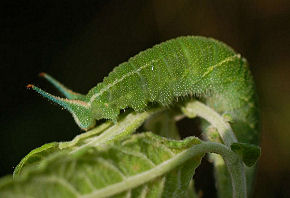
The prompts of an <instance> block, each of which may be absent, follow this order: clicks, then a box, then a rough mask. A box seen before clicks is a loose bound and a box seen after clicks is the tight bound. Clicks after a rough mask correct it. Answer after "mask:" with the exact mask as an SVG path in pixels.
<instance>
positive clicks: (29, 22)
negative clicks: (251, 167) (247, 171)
mask: <svg viewBox="0 0 290 198" xmlns="http://www.w3.org/2000/svg"><path fill="white" fill-rule="evenodd" d="M0 16H1V18H0V28H1V31H0V34H1V37H0V40H1V42H0V46H1V47H0V51H1V53H0V57H1V62H0V75H1V76H0V88H1V92H0V94H1V98H0V100H1V102H0V119H1V120H0V176H3V175H7V174H11V173H12V171H13V168H14V167H15V166H16V165H17V163H18V162H19V161H20V160H21V158H22V157H23V156H24V155H26V154H27V153H28V152H29V151H30V150H32V149H34V148H36V147H39V146H41V145H42V144H44V143H48V142H52V141H64V140H71V139H72V138H73V137H74V136H75V135H77V134H79V133H81V132H82V131H81V130H80V129H79V128H78V127H77V125H76V124H75V123H74V121H73V119H72V117H71V115H70V114H69V113H68V112H66V111H62V110H61V109H60V108H59V107H58V106H56V105H52V104H51V103H50V102H48V101H47V100H46V99H43V98H42V97H40V96H38V95H37V94H35V93H34V92H32V91H29V90H27V89H26V88H25V86H26V85H27V84H28V83H33V84H36V85H38V86H40V87H42V88H44V89H45V90H48V91H49V92H51V93H53V94H58V93H57V92H56V91H55V89H54V88H53V87H52V86H51V85H49V84H48V83H47V82H45V81H44V80H43V79H40V78H39V77H38V73H39V72H43V71H44V72H47V73H49V74H51V75H52V76H54V77H55V78H56V79H58V80H60V81H61V82H63V83H64V84H65V85H67V86H68V87H70V88H72V89H73V90H75V91H78V92H81V93H86V92H87V91H88V90H89V89H90V88H91V87H93V86H95V85H96V83H98V82H100V81H102V79H103V77H104V76H106V75H107V74H108V73H109V72H110V71H111V70H112V69H113V68H114V67H115V66H116V65H118V64H119V63H121V62H123V61H126V60H127V59H128V58H130V57H131V56H133V55H135V54H136V53H138V52H139V51H141V50H145V49H147V48H149V47H151V46H153V45H154V44H157V43H160V42H162V41H165V40H168V39H170V38H175V37H178V36H181V35H203V36H208V37H213V38H216V39H218V40H221V41H224V42H225V43H227V44H228V45H230V46H232V47H233V48H234V49H235V50H236V51H238V52H240V53H241V54H242V56H244V57H246V58H247V59H248V61H249V63H250V66H251V71H252V73H253V76H254V78H255V81H256V85H257V90H258V94H259V96H260V104H261V117H262V127H261V130H262V135H261V147H262V156H261V158H260V161H259V170H258V173H257V181H256V186H255V193H254V197H257V198H258V197H277V198H280V197H281V198H282V197H283V198H286V197H290V188H289V186H290V152H289V150H290V146H289V145H290V126H289V123H290V102H289V101H290V36H289V35H290V22H289V21H290V2H289V1H288V0H284V1H283V0H275V1H272V0H252V1H250V0H244V1H237V0H236V1H230V0H219V1H217V0H180V1H168V0H167V1H166V0H147V1H136V0H123V1H120V0H119V1H118V0H95V1H92V0H91V1H90V0H83V1H69V0H66V1H64V0H59V1H30V0H27V1H20V0H18V1H17V0H16V1H8V0H7V1H1V3H0ZM187 123H189V124H190V122H187ZM189 127H190V126H189ZM203 164H205V165H204V166H205V168H204V167H201V168H199V169H198V170H197V172H198V174H197V176H199V177H198V179H197V180H198V181H199V182H198V184H197V185H198V189H199V190H201V191H202V192H203V195H204V197H215V189H214V182H213V179H212V177H211V176H205V174H204V173H200V172H205V173H207V172H209V173H211V167H210V165H208V164H206V162H205V163H203ZM207 170H208V171H207ZM207 175H208V174H207Z"/></svg>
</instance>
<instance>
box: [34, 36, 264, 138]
mask: <svg viewBox="0 0 290 198" xmlns="http://www.w3.org/2000/svg"><path fill="white" fill-rule="evenodd" d="M47 79H48V80H49V78H47ZM51 79H52V78H50V80H49V81H50V82H52V83H53V84H54V85H55V86H56V87H57V88H58V89H59V90H60V91H61V92H63V93H64V95H65V96H66V97H67V98H68V99H62V98H59V97H52V96H51V95H50V94H47V93H46V92H43V91H42V90H41V91H40V89H39V88H36V87H34V90H36V91H37V92H39V93H40V94H41V95H43V96H45V97H47V98H48V99H50V100H53V101H54V102H56V103H58V104H60V105H61V106H63V107H64V108H66V109H67V110H69V111H70V112H71V113H72V114H73V116H74V118H75V120H76V122H77V124H78V125H79V126H80V127H81V128H83V129H89V128H91V127H93V126H94V123H95V120H99V119H103V118H105V119H111V120H116V119H117V117H118V115H119V113H120V110H121V109H125V108H127V107H129V108H133V109H134V110H135V111H143V110H145V108H146V106H147V105H148V103H149V102H156V103H159V104H160V105H163V106H168V105H170V104H171V103H172V102H173V100H174V99H175V98H177V97H182V96H187V95H195V96H198V97H201V98H203V99H204V100H205V102H206V103H207V105H209V106H210V107H212V108H213V109H215V110H216V111H217V112H219V113H221V114H223V113H227V114H228V115H230V116H231V118H232V127H233V130H234V131H235V133H236V136H237V138H238V140H239V141H240V142H247V143H254V144H256V143H257V141H258V140H257V137H258V135H257V108H256V106H257V100H256V95H255V90H254V83H253V79H252V76H251V74H250V72H249V69H248V65H247V62H246V60H245V59H243V58H242V57H241V56H240V55H239V54H237V53H235V52H234V51H233V50H232V49H231V48H230V47H228V46H227V45H225V44H223V43H221V42H219V41H216V40H214V39H209V38H205V37H197V36H187V37H178V38H176V39H172V40H169V41H166V42H163V43H161V44H158V45H155V46H154V47H152V48H150V49H147V50H145V51H143V52H140V53H139V54H137V55H136V56H134V57H132V58H130V59H129V60H128V62H125V63H122V64H120V65H119V66H118V67H116V68H115V69H114V70H113V71H112V72H111V73H110V74H109V76H108V77H105V78H104V80H103V82H101V83H99V84H97V86H96V87H94V88H92V89H91V90H90V91H89V92H88V94H87V95H85V96H84V95H78V94H73V95H71V94H69V93H70V92H69V91H68V92H67V90H66V89H64V88H63V87H64V86H58V85H59V84H58V83H56V82H57V81H53V80H51ZM66 93H68V94H66ZM73 93H74V92H73Z"/></svg>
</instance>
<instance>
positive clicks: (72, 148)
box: [14, 108, 161, 175]
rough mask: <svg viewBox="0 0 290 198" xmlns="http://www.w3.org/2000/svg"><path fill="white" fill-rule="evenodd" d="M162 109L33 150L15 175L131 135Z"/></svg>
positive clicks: (136, 114)
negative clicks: (57, 156)
mask: <svg viewBox="0 0 290 198" xmlns="http://www.w3.org/2000/svg"><path fill="white" fill-rule="evenodd" d="M160 110H161V109H156V108H155V109H151V110H148V111H147V112H142V113H136V112H133V113H129V114H127V115H126V116H124V117H123V118H121V119H120V120H119V121H118V122H117V123H116V124H113V123H112V122H110V121H108V122H105V123H103V124H101V125H99V126H98V127H96V128H94V129H92V130H90V131H88V132H86V133H83V134H80V135H78V136H76V137H75V138H74V139H73V140H72V141H69V142H60V143H55V142H53V143H48V144H45V145H43V146H41V147H39V148H36V149H34V150H32V151H31V152H30V153H29V154H28V155H26V156H25V157H24V158H23V159H22V160H21V161H20V163H19V164H18V165H17V167H16V169H15V170H14V175H19V174H21V172H22V169H23V168H24V167H25V166H27V165H30V164H35V163H39V162H40V160H42V159H44V158H45V157H47V156H48V155H51V154H53V153H56V152H60V151H69V154H71V155H79V154H81V153H82V152H84V151H86V150H87V149H88V148H90V147H92V146H93V147H101V146H103V145H105V144H107V143H109V142H111V141H114V140H117V139H120V138H122V137H125V136H127V135H130V134H132V133H134V132H135V131H136V129H137V128H138V127H140V126H141V125H142V124H143V122H144V121H145V120H146V119H148V118H149V117H150V116H152V115H153V114H154V113H156V112H159V111H160Z"/></svg>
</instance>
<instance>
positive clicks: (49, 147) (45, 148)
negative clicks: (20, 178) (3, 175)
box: [13, 142, 58, 176]
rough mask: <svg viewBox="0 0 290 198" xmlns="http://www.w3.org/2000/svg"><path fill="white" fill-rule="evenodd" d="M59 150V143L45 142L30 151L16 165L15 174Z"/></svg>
mask: <svg viewBox="0 0 290 198" xmlns="http://www.w3.org/2000/svg"><path fill="white" fill-rule="evenodd" d="M57 150H58V143H57V142H52V143H48V144H44V145H42V146H41V147H39V148H36V149H33V150H32V151H30V153H28V154H27V155H26V156H25V157H24V158H23V159H22V160H21V161H20V163H19V164H18V165H17V166H16V168H15V170H14V172H13V175H15V176H16V175H19V174H21V172H22V169H23V168H24V166H26V165H27V164H34V163H36V162H39V161H40V160H42V159H45V157H47V156H48V155H49V154H51V153H53V152H55V151H57Z"/></svg>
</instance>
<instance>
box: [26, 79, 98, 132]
mask: <svg viewBox="0 0 290 198" xmlns="http://www.w3.org/2000/svg"><path fill="white" fill-rule="evenodd" d="M27 88H31V89H33V90H34V91H36V92H38V93H39V94H40V95H42V96H43V97H45V98H47V99H49V100H51V101H53V102H55V103H57V104H59V105H60V106H62V107H63V108H64V109H66V110H68V111H69V112H70V113H71V114H72V116H73V118H74V120H75V122H76V123H77V125H78V126H79V127H80V128H81V129H83V130H85V131H87V130H89V129H91V128H92V127H94V126H95V124H96V121H95V119H94V118H93V116H92V111H91V107H90V105H88V104H87V103H86V102H85V101H82V100H76V99H67V98H60V97H57V96H53V95H52V94H49V93H47V92H45V91H43V90H42V89H40V88H38V87H36V86H34V85H31V84H29V85H27Z"/></svg>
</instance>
